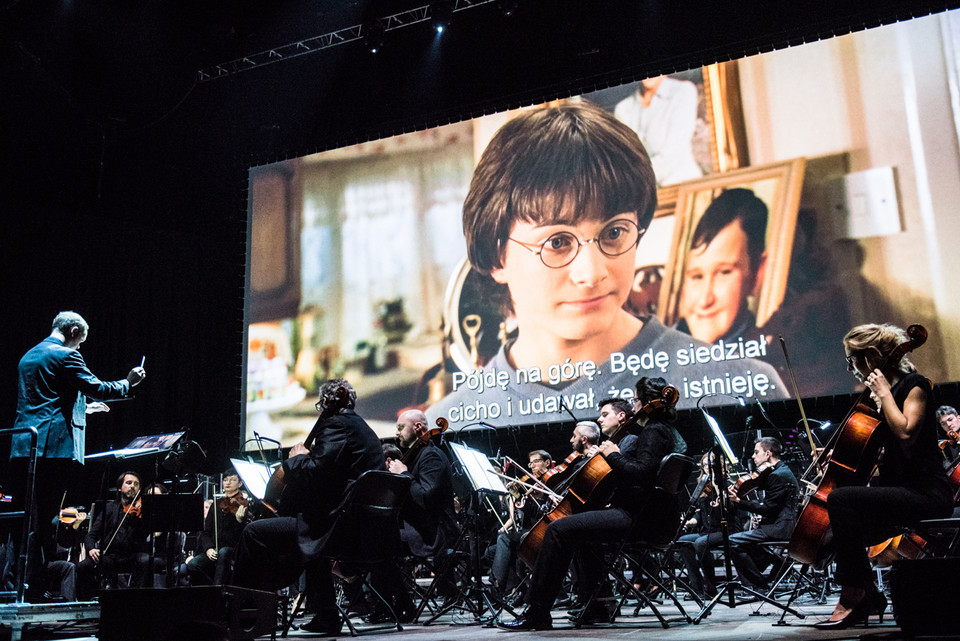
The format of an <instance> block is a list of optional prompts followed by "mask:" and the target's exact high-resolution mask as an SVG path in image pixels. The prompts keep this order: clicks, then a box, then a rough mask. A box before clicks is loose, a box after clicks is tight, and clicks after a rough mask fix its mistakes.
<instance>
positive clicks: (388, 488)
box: [322, 470, 411, 565]
mask: <svg viewBox="0 0 960 641" xmlns="http://www.w3.org/2000/svg"><path fill="white" fill-rule="evenodd" d="M410 483H411V479H410V477H409V476H403V475H401V474H391V473H390V472H387V471H383V470H369V471H367V472H364V473H363V474H361V475H360V478H358V479H357V480H356V481H355V482H354V484H353V485H352V486H351V487H350V489H349V490H348V491H347V494H346V496H345V497H344V498H343V501H341V503H340V506H339V507H338V508H337V509H336V510H335V511H334V514H333V518H334V521H333V525H332V526H331V527H330V530H329V531H328V533H327V534H326V536H325V537H324V541H323V547H322V554H323V556H325V557H327V558H332V559H338V560H344V561H350V562H352V563H355V564H361V565H374V564H377V563H380V562H382V561H385V560H387V559H390V558H393V557H394V556H396V555H397V553H398V552H399V549H400V508H401V506H403V503H404V501H406V499H407V495H408V494H409V493H410Z"/></svg>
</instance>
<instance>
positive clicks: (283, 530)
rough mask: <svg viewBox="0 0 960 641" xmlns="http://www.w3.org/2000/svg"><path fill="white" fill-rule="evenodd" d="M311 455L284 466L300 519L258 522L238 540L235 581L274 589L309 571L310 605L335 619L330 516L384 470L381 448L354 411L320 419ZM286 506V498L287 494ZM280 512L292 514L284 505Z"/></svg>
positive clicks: (286, 518)
mask: <svg viewBox="0 0 960 641" xmlns="http://www.w3.org/2000/svg"><path fill="white" fill-rule="evenodd" d="M314 430H315V431H316V433H317V437H316V441H315V443H314V445H313V449H312V450H311V452H310V453H309V454H301V455H299V456H293V457H290V458H288V459H287V460H286V461H284V462H283V469H284V480H285V481H286V484H287V486H288V488H289V491H290V492H292V493H293V495H295V496H296V497H299V498H298V499H297V500H298V501H299V502H300V505H298V506H296V507H294V508H293V509H294V510H295V512H296V516H281V517H277V518H266V519H261V520H259V521H255V522H253V523H251V524H250V525H248V526H247V527H246V528H245V529H244V531H243V534H241V536H240V544H239V546H238V550H237V565H236V569H235V571H234V575H233V582H234V583H235V584H236V585H240V586H243V587H248V588H255V589H260V590H275V589H278V588H280V587H283V586H285V585H289V584H290V583H292V582H293V581H294V580H295V579H296V577H297V576H298V575H299V573H300V571H301V570H302V569H306V571H307V601H308V602H309V603H312V604H314V606H315V607H316V608H317V613H318V615H320V616H325V617H328V618H330V619H331V620H332V619H333V618H335V617H336V605H335V601H334V591H333V583H332V580H331V576H330V565H329V563H326V562H324V561H323V559H322V558H321V555H322V553H323V550H322V537H323V535H324V534H325V533H326V532H327V530H328V529H329V527H330V525H331V522H332V521H331V518H330V513H331V512H332V511H334V509H335V508H336V507H337V506H338V505H339V504H340V501H341V499H342V498H343V496H344V494H345V493H346V491H347V489H348V488H349V486H350V485H351V484H352V483H353V481H355V480H356V479H357V478H358V477H359V476H360V475H361V474H363V473H364V472H366V471H367V470H382V469H383V466H384V459H383V448H382V446H381V445H380V440H379V439H378V438H377V435H376V434H374V432H373V430H372V429H370V426H369V425H367V422H366V421H364V420H363V419H362V418H360V416H358V415H357V413H356V412H355V411H353V410H352V409H345V410H342V411H341V412H340V413H339V414H334V415H333V416H331V417H329V418H326V419H322V418H321V419H319V420H318V421H317V425H315V426H314ZM284 501H287V494H285V495H284ZM281 511H282V512H289V511H290V509H289V508H288V507H287V505H286V503H284V504H283V505H281Z"/></svg>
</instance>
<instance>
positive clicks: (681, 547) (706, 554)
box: [677, 532, 723, 595]
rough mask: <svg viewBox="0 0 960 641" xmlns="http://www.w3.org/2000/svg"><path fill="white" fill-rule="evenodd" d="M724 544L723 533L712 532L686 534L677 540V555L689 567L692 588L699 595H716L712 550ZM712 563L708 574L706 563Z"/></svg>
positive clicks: (688, 573) (688, 572)
mask: <svg viewBox="0 0 960 641" xmlns="http://www.w3.org/2000/svg"><path fill="white" fill-rule="evenodd" d="M722 544H723V533H721V532H710V533H709V534H702V535H701V534H684V535H683V536H681V537H680V538H679V539H677V554H679V555H680V558H681V559H682V560H683V564H684V565H685V566H686V567H687V575H688V576H689V578H690V581H689V583H690V587H691V588H693V589H694V590H695V591H696V592H697V594H701V595H702V594H714V593H716V591H717V588H716V585H715V584H714V572H713V563H712V560H713V559H712V557H711V556H710V549H711V548H714V547H717V546H718V545H722ZM707 562H709V563H710V571H709V572H707V568H706V567H705V566H706V563H707Z"/></svg>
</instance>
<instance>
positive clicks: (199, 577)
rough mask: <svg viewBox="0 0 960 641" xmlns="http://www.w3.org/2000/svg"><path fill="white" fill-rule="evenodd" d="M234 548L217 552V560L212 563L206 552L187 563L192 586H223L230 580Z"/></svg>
mask: <svg viewBox="0 0 960 641" xmlns="http://www.w3.org/2000/svg"><path fill="white" fill-rule="evenodd" d="M233 553H234V548H231V547H222V548H220V550H219V551H218V552H217V560H216V561H211V560H210V557H208V556H207V553H206V552H202V553H200V554H197V555H196V556H194V557H193V558H192V559H190V562H189V563H187V572H188V573H189V574H190V585H210V584H213V585H223V584H224V583H227V582H228V581H229V580H230V566H231V565H232V564H233V557H234V554H233Z"/></svg>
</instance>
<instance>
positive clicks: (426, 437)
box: [400, 416, 450, 467]
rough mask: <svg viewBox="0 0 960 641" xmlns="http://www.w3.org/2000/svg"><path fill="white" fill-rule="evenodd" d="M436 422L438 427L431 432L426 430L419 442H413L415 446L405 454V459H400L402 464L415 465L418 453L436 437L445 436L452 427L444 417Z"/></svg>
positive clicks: (440, 417) (418, 438) (438, 418)
mask: <svg viewBox="0 0 960 641" xmlns="http://www.w3.org/2000/svg"><path fill="white" fill-rule="evenodd" d="M436 422H437V426H436V427H434V428H432V429H429V430H424V431H423V433H422V434H420V436H419V437H417V440H416V441H414V442H413V444H412V445H411V446H410V449H408V450H407V451H406V452H405V453H404V455H403V458H402V459H400V462H401V463H403V464H404V465H406V466H407V467H410V465H411V463H413V460H414V458H416V455H417V452H419V451H420V450H421V449H422V448H423V447H425V446H426V445H427V443H429V442H430V439H432V438H433V437H434V436H437V435H439V434H443V433H444V432H446V431H447V428H448V427H450V424H449V423H448V422H447V419H445V418H444V417H442V416H438V417H437V421H436Z"/></svg>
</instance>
